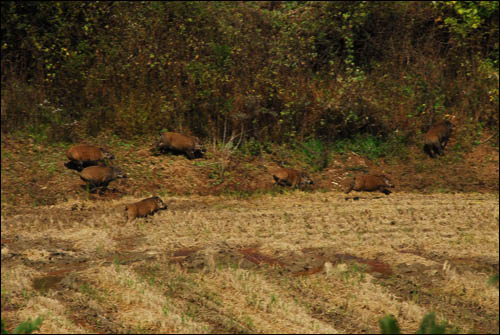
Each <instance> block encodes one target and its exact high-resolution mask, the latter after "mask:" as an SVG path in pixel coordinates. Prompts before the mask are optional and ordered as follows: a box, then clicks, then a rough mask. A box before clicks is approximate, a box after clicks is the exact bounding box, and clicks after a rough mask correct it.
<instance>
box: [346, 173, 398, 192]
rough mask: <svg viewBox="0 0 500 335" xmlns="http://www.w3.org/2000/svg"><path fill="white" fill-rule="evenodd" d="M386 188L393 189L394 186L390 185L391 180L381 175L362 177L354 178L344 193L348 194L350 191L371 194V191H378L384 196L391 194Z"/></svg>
mask: <svg viewBox="0 0 500 335" xmlns="http://www.w3.org/2000/svg"><path fill="white" fill-rule="evenodd" d="M387 188H394V185H393V184H392V182H391V180H390V179H389V178H388V177H387V176H385V175H383V174H381V175H373V174H369V175H362V176H356V177H354V178H353V179H352V182H351V183H350V184H349V187H348V189H347V191H346V192H345V193H349V192H351V191H352V190H354V191H358V192H360V191H366V192H373V191H380V192H382V193H384V194H386V195H389V194H391V193H392V192H391V191H390V190H388V189H387Z"/></svg>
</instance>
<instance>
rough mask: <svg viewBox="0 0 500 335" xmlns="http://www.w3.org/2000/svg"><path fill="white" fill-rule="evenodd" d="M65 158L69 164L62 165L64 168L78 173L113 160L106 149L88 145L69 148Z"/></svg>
mask: <svg viewBox="0 0 500 335" xmlns="http://www.w3.org/2000/svg"><path fill="white" fill-rule="evenodd" d="M66 156H67V157H68V159H69V162H67V163H64V166H66V167H67V168H68V169H74V170H77V171H79V172H80V171H82V170H83V168H86V167H88V166H92V165H98V164H99V163H101V162H103V161H104V160H105V159H110V160H113V159H114V158H115V157H114V156H113V154H112V153H110V152H109V151H107V150H106V149H103V148H99V147H96V146H94V145H88V144H80V145H75V146H74V147H71V148H70V149H69V150H68V151H67V152H66Z"/></svg>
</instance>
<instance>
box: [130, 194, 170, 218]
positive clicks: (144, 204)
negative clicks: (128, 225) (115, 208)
mask: <svg viewBox="0 0 500 335" xmlns="http://www.w3.org/2000/svg"><path fill="white" fill-rule="evenodd" d="M164 209H167V205H166V204H165V203H164V202H163V201H162V200H161V199H160V198H159V197H151V198H147V199H144V200H141V201H138V202H136V203H133V204H128V205H126V206H125V211H127V217H128V221H132V220H134V219H135V218H136V217H142V216H148V215H152V214H154V213H155V212H157V211H159V210H164Z"/></svg>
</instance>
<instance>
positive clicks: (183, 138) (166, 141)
mask: <svg viewBox="0 0 500 335" xmlns="http://www.w3.org/2000/svg"><path fill="white" fill-rule="evenodd" d="M155 147H156V148H157V149H159V150H160V151H161V152H165V151H171V152H174V153H184V154H186V156H187V157H188V158H189V159H194V158H197V157H203V153H204V152H205V151H206V150H205V148H204V147H203V145H202V144H201V143H200V140H199V138H197V137H195V136H187V135H183V134H179V133H174V132H166V133H163V134H161V139H160V141H159V142H157V143H156V145H155Z"/></svg>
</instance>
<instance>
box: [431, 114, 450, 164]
mask: <svg viewBox="0 0 500 335" xmlns="http://www.w3.org/2000/svg"><path fill="white" fill-rule="evenodd" d="M453 127H454V125H453V123H451V122H450V121H448V120H446V121H442V122H439V123H436V124H434V125H433V126H432V127H431V128H430V129H429V131H427V133H426V134H425V144H424V152H425V153H426V154H428V155H429V156H430V157H431V158H434V156H435V154H438V155H441V156H442V155H444V152H443V150H444V148H445V147H446V144H448V140H449V138H450V135H451V132H452V130H453Z"/></svg>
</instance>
